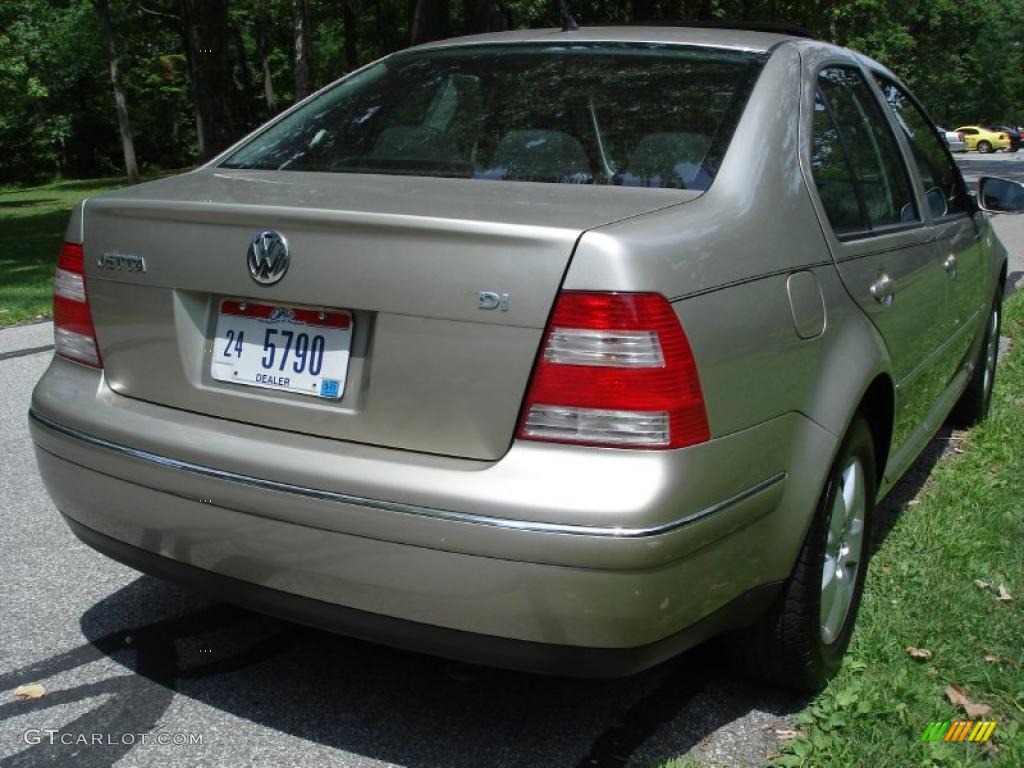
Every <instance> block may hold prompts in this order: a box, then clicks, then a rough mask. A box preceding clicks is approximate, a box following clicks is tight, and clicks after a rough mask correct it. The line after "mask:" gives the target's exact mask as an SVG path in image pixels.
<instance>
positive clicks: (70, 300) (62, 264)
mask: <svg viewBox="0 0 1024 768" xmlns="http://www.w3.org/2000/svg"><path fill="white" fill-rule="evenodd" d="M53 341H54V350H55V351H56V353H57V354H58V355H61V356H62V357H66V358H69V359H71V360H75V361H77V362H79V363H85V364H86V365H91V366H94V367H96V368H101V367H102V365H103V364H102V363H101V362H100V353H99V349H98V348H97V346H96V330H95V329H94V328H93V324H92V313H91V312H90V311H89V296H88V294H87V293H86V290H85V262H84V256H83V254H82V246H81V245H79V244H78V243H64V245H62V246H61V249H60V258H59V259H58V260H57V271H56V272H55V273H54V276H53Z"/></svg>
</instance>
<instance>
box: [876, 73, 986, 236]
mask: <svg viewBox="0 0 1024 768" xmlns="http://www.w3.org/2000/svg"><path fill="white" fill-rule="evenodd" d="M877 79H878V85H879V87H880V88H881V89H882V93H883V94H885V100H886V101H887V102H888V103H889V106H890V107H892V111H893V114H894V115H895V116H896V123H897V124H898V125H899V127H900V129H901V130H902V131H903V133H904V135H905V136H906V137H907V141H908V142H910V147H911V149H912V150H913V153H914V162H915V163H916V164H917V170H918V173H919V174H920V175H921V181H922V182H923V183H924V188H925V193H926V197H927V200H928V207H929V209H930V210H931V214H932V216H934V217H935V218H942V217H943V216H953V215H956V214H958V213H964V212H966V211H967V210H968V204H967V190H965V189H964V186H963V182H962V180H961V177H960V173H959V171H957V169H956V165H955V164H954V162H953V157H952V155H950V154H949V149H948V147H947V146H946V140H945V138H944V137H943V136H941V135H940V134H939V132H938V130H937V129H936V128H935V125H934V124H933V123H932V122H931V120H929V119H928V116H927V115H925V113H924V112H923V111H922V110H921V108H920V107H919V106H918V105H917V103H916V102H914V100H913V99H912V98H911V97H910V95H909V94H908V93H907V92H906V91H904V90H903V89H902V88H900V86H898V85H896V83H894V82H893V81H892V80H890V79H888V78H886V77H881V76H879V77H878V78H877Z"/></svg>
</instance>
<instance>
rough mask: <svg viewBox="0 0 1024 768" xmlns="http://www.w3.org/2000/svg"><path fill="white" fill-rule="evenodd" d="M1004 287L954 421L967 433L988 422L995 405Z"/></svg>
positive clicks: (989, 320) (994, 300) (999, 294)
mask: <svg viewBox="0 0 1024 768" xmlns="http://www.w3.org/2000/svg"><path fill="white" fill-rule="evenodd" d="M1002 298H1003V290H1002V286H1000V287H999V290H998V291H997V292H996V297H995V299H993V301H992V309H991V310H989V315H988V320H987V322H986V324H985V335H984V337H983V338H982V340H981V349H980V350H978V357H977V359H976V360H975V361H974V372H973V373H972V374H971V380H970V381H968V382H967V388H966V389H965V390H964V393H963V394H962V395H960V399H959V400H957V402H956V405H955V406H953V412H952V414H950V421H951V422H952V423H953V424H955V425H956V426H958V427H961V428H963V429H967V428H968V427H973V426H974V425H975V424H978V423H980V422H982V421H984V420H985V417H986V416H988V411H989V408H990V407H991V405H992V388H993V387H994V386H995V382H996V366H997V364H998V361H999V328H1000V325H1001V322H1002V315H1003V302H1002Z"/></svg>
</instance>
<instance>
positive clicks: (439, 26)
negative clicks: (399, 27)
mask: <svg viewBox="0 0 1024 768" xmlns="http://www.w3.org/2000/svg"><path fill="white" fill-rule="evenodd" d="M410 6H411V13H412V17H411V18H410V19H409V44H410V45H419V44H420V43H428V42H430V41H431V40H440V39H441V38H442V37H444V36H445V32H446V27H447V23H448V0H412V1H411V3H410Z"/></svg>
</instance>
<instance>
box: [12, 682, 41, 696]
mask: <svg viewBox="0 0 1024 768" xmlns="http://www.w3.org/2000/svg"><path fill="white" fill-rule="evenodd" d="M45 694H46V688H44V687H43V684H42V683H30V684H29V685H19V686H18V687H17V688H15V689H14V695H15V696H16V697H17V698H19V699H41V698H42V697H43V696H44V695H45Z"/></svg>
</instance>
